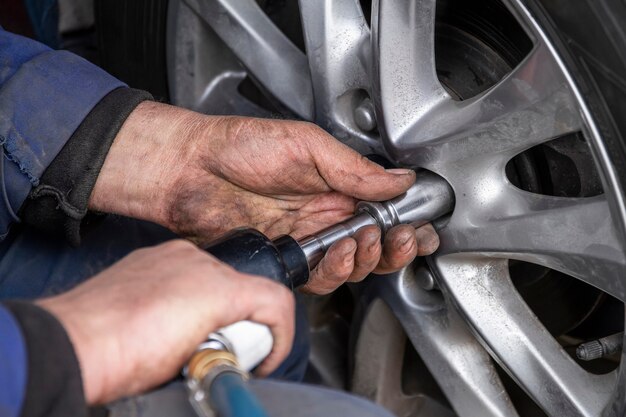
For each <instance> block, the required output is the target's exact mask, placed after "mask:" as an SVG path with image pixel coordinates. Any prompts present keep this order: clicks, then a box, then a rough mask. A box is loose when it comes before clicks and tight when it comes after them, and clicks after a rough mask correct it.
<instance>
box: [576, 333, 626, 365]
mask: <svg viewBox="0 0 626 417" xmlns="http://www.w3.org/2000/svg"><path fill="white" fill-rule="evenodd" d="M623 343H624V332H621V333H616V334H613V335H611V336H607V337H603V338H600V339H598V340H592V341H591V342H586V343H581V344H580V345H579V346H578V347H577V348H576V357H578V359H580V360H583V361H592V360H594V359H600V358H604V357H606V356H609V355H612V354H614V353H617V352H619V351H621V350H622V345H623Z"/></svg>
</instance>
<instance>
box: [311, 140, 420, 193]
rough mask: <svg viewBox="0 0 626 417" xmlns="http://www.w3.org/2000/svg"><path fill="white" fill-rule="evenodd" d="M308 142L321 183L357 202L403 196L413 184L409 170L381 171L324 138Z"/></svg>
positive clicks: (338, 143) (364, 159)
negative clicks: (322, 181)
mask: <svg viewBox="0 0 626 417" xmlns="http://www.w3.org/2000/svg"><path fill="white" fill-rule="evenodd" d="M317 139H318V140H317V141H311V142H309V145H308V149H309V152H310V153H311V155H312V157H313V159H314V161H315V164H316V166H317V170H318V172H319V174H320V175H321V176H322V178H323V179H324V181H326V183H327V184H328V185H329V186H330V187H331V188H333V189H334V190H337V191H339V192H341V193H343V194H346V195H349V196H351V197H355V198H358V199H360V200H371V201H382V200H388V199H390V198H393V197H395V196H397V195H400V194H402V193H403V192H405V191H406V190H407V189H408V188H409V187H410V186H411V185H413V183H414V182H415V172H414V171H413V170H405V169H392V170H385V169H384V168H383V167H381V166H380V165H378V164H376V163H374V162H372V161H370V160H369V159H367V158H365V157H364V156H362V155H360V154H359V153H357V152H355V151H354V150H352V149H351V148H349V147H348V146H346V145H344V144H343V143H341V142H339V141H337V140H335V139H334V138H332V137H331V136H328V135H327V134H324V135H319V136H318V137H317Z"/></svg>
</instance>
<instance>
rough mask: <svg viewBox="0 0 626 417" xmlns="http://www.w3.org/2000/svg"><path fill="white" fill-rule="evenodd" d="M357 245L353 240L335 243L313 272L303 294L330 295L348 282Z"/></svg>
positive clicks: (348, 239) (347, 239) (303, 289)
mask: <svg viewBox="0 0 626 417" xmlns="http://www.w3.org/2000/svg"><path fill="white" fill-rule="evenodd" d="M356 249H357V243H356V241H355V240H354V239H352V238H346V239H342V240H340V241H338V242H335V243H334V244H333V245H332V246H331V247H330V248H329V249H328V251H327V252H326V255H325V256H324V257H323V258H322V260H321V261H320V263H319V264H317V267H315V269H314V270H313V271H312V272H311V277H310V278H309V282H308V283H307V284H306V285H305V286H304V287H303V288H302V291H303V292H308V293H314V294H328V293H330V292H332V291H334V290H335V289H336V288H337V287H339V286H340V285H341V284H343V283H344V282H346V281H347V280H348V278H349V277H350V274H351V273H352V271H353V269H354V255H355V253H356Z"/></svg>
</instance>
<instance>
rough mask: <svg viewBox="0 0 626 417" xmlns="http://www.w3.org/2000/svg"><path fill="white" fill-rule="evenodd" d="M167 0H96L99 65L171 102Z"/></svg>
mask: <svg viewBox="0 0 626 417" xmlns="http://www.w3.org/2000/svg"><path fill="white" fill-rule="evenodd" d="M167 4H168V0H130V1H129V0H96V1H95V6H94V7H95V18H96V30H97V34H98V50H99V55H100V65H101V66H102V68H104V69H105V70H106V71H108V72H109V73H111V74H113V75H114V76H115V77H117V78H119V79H120V80H122V81H124V82H125V83H127V84H128V85H130V86H131V87H134V88H140V89H143V90H147V91H149V92H150V93H152V95H154V97H155V98H157V99H158V100H160V101H168V98H169V92H168V87H167V72H166V61H165V59H166V57H165V34H166V26H167V25H166V21H167Z"/></svg>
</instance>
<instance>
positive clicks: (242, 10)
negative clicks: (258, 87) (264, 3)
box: [185, 0, 313, 120]
mask: <svg viewBox="0 0 626 417" xmlns="http://www.w3.org/2000/svg"><path fill="white" fill-rule="evenodd" d="M185 3H186V4H187V5H189V7H190V8H191V9H192V10H193V11H194V12H196V13H197V14H198V15H199V16H200V17H201V18H202V19H203V20H204V21H205V22H207V23H208V24H209V25H210V26H211V27H212V28H213V30H215V32H216V33H217V34H218V35H219V36H220V38H221V39H222V40H223V41H224V42H225V43H226V44H227V45H228V47H229V48H230V49H231V50H232V51H233V52H234V53H235V55H237V58H238V59H239V60H240V61H241V62H242V63H243V64H244V66H245V67H246V69H247V71H248V73H249V74H250V75H252V76H253V77H254V78H255V79H256V80H257V81H258V82H259V83H261V84H262V85H263V87H264V88H265V89H266V90H267V91H268V92H270V93H271V94H272V95H273V96H274V97H276V98H277V99H279V100H281V102H282V103H283V104H284V105H285V106H286V107H287V108H288V109H289V110H291V111H292V112H293V113H295V114H296V115H298V116H300V117H302V118H303V119H306V120H313V92H312V87H311V79H310V75H309V67H308V63H307V59H306V56H305V55H304V54H303V53H302V52H301V51H300V50H298V48H297V47H296V46H295V45H294V44H293V43H291V41H290V40H289V39H288V38H287V37H286V36H285V35H284V34H283V33H282V32H281V31H280V30H278V28H277V27H276V26H275V25H274V24H273V23H272V21H271V20H270V19H269V17H267V16H266V15H265V13H263V11H262V10H261V8H260V7H259V6H258V5H257V3H256V2H255V1H254V0H240V1H227V0H185Z"/></svg>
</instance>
